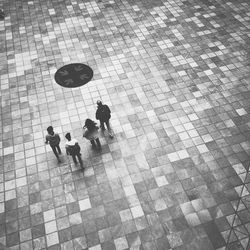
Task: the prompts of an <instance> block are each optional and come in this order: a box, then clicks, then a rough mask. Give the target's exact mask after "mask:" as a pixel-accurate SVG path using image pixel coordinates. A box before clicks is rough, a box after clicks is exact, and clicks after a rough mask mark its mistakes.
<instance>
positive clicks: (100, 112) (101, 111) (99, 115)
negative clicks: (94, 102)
mask: <svg viewBox="0 0 250 250" xmlns="http://www.w3.org/2000/svg"><path fill="white" fill-rule="evenodd" d="M110 113H111V112H110V109H109V107H108V105H102V106H98V108H97V110H96V114H95V118H96V119H97V120H100V121H103V122H105V121H108V120H109V119H110V117H111V115H110Z"/></svg>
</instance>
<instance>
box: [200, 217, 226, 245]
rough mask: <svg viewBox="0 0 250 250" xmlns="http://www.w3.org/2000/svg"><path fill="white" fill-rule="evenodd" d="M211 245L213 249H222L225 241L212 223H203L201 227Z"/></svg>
mask: <svg viewBox="0 0 250 250" xmlns="http://www.w3.org/2000/svg"><path fill="white" fill-rule="evenodd" d="M203 227H204V229H205V231H206V233H207V235H208V237H209V239H210V241H211V243H212V244H213V246H214V248H219V247H223V246H224V245H225V241H224V239H223V237H222V236H221V234H220V232H219V230H218V227H217V226H216V224H215V223H214V222H213V221H210V222H208V223H205V224H204V225H203Z"/></svg>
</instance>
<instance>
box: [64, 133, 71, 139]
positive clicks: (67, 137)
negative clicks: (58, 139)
mask: <svg viewBox="0 0 250 250" xmlns="http://www.w3.org/2000/svg"><path fill="white" fill-rule="evenodd" d="M65 138H66V139H67V140H68V141H70V140H71V135H70V133H67V134H66V135H65Z"/></svg>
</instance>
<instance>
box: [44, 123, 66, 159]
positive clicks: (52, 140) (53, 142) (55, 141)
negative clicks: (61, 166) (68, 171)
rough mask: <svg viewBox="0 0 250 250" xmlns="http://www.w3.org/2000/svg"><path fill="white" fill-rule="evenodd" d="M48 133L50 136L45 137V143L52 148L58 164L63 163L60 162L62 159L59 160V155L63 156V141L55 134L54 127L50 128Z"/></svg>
mask: <svg viewBox="0 0 250 250" xmlns="http://www.w3.org/2000/svg"><path fill="white" fill-rule="evenodd" d="M47 132H48V134H47V135H46V137H45V143H46V144H48V143H49V145H50V147H51V148H52V150H53V152H54V154H55V156H56V158H57V160H58V162H61V161H60V158H59V155H58V154H61V153H62V152H61V149H60V146H59V143H60V141H61V139H60V136H59V134H58V133H55V132H54V129H53V127H52V126H49V127H48V128H47Z"/></svg>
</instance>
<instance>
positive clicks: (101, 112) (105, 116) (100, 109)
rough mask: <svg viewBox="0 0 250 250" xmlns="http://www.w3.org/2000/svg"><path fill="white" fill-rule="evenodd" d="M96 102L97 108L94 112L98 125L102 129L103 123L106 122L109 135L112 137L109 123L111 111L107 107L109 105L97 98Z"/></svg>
mask: <svg viewBox="0 0 250 250" xmlns="http://www.w3.org/2000/svg"><path fill="white" fill-rule="evenodd" d="M96 104H97V110H96V114H95V117H96V120H99V121H100V127H101V129H102V130H105V126H104V124H106V127H107V130H108V133H109V135H110V136H111V137H113V133H112V130H111V128H110V123H109V120H110V118H111V111H110V109H109V106H108V105H106V104H103V103H102V102H101V101H100V100H98V101H97V102H96Z"/></svg>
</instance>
